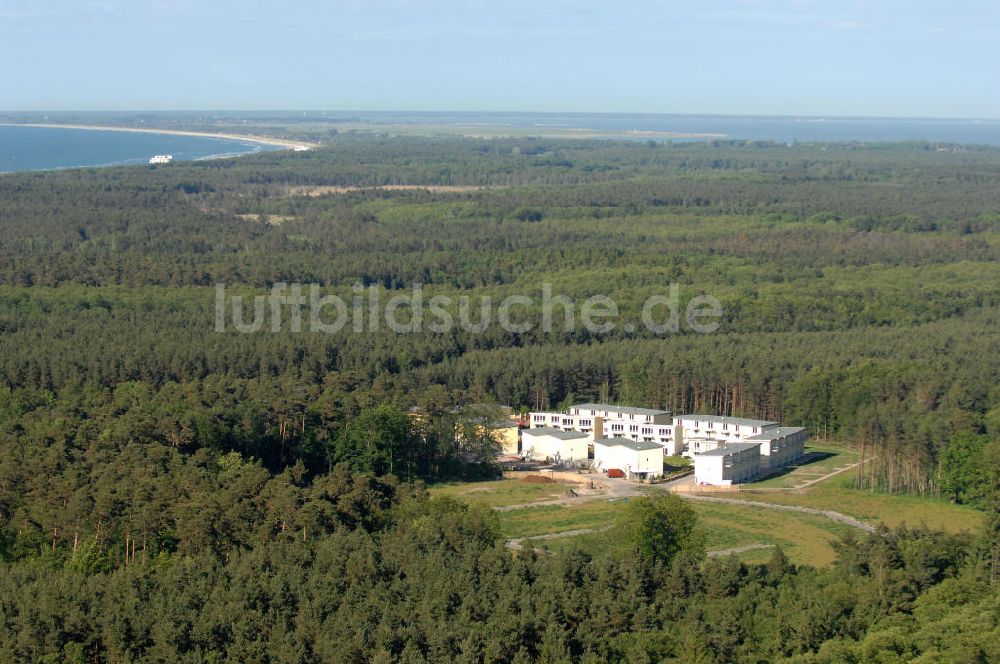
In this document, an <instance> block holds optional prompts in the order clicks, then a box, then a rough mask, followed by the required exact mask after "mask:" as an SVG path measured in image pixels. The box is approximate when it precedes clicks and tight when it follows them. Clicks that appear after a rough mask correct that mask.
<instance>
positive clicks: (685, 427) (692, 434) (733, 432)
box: [674, 415, 778, 458]
mask: <svg viewBox="0 0 1000 664" xmlns="http://www.w3.org/2000/svg"><path fill="white" fill-rule="evenodd" d="M777 426H778V423H777V422H768V421H766V420H751V419H748V418H745V417H726V416H723V415H678V416H677V417H675V418H674V428H675V434H676V436H675V437H677V438H679V439H680V441H679V442H680V445H679V446H680V447H681V449H684V454H686V455H687V456H690V457H692V458H693V457H694V455H696V454H701V453H702V452H708V451H709V450H714V449H715V448H716V447H719V446H721V445H724V444H725V443H740V442H743V441H745V440H746V439H747V438H750V437H751V436H757V435H760V434H762V433H764V432H766V431H770V430H772V429H775V428H777Z"/></svg>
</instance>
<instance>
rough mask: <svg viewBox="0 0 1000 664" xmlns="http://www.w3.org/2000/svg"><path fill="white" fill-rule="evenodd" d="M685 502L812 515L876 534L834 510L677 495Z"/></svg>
mask: <svg viewBox="0 0 1000 664" xmlns="http://www.w3.org/2000/svg"><path fill="white" fill-rule="evenodd" d="M677 495H678V496H680V497H681V498H683V499H684V500H703V501H709V502H717V503H729V504H730V505H750V506H753V507H760V508H763V509H768V510H782V511H785V512H799V513H801V514H811V515H813V516H821V517H824V518H826V519H830V520H831V521H836V522H837V523H843V524H845V525H848V526H851V527H852V528H857V529H858V530H863V531H865V532H866V533H873V532H875V526H873V525H871V524H870V523H865V522H864V521H861V520H860V519H855V518H854V517H853V516H847V515H846V514H841V513H840V512H834V511H833V510H819V509H816V508H814V507H799V506H798V505H778V504H776V503H764V502H761V501H759V500H738V499H736V498H716V497H715V496H700V495H698V494H691V493H679V494H677Z"/></svg>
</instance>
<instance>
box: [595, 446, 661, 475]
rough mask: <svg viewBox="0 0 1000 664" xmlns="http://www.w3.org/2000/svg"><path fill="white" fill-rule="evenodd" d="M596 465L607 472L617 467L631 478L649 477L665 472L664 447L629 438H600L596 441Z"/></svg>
mask: <svg viewBox="0 0 1000 664" xmlns="http://www.w3.org/2000/svg"><path fill="white" fill-rule="evenodd" d="M594 466H595V467H596V468H597V469H598V470H600V471H602V472H607V471H608V470H610V469H612V468H617V469H618V470H621V471H622V472H624V473H625V477H627V478H629V479H648V478H650V477H659V476H660V475H662V474H663V448H662V447H661V446H660V445H659V444H658V443H647V442H642V441H635V440H630V439H628V438H598V439H596V440H595V441H594Z"/></svg>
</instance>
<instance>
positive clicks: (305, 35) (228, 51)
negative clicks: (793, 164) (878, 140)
mask: <svg viewBox="0 0 1000 664" xmlns="http://www.w3.org/2000/svg"><path fill="white" fill-rule="evenodd" d="M0 109H5V110H36V109H52V110H58V109H130V110H131V109H151V110H152V109H248V110H249V109H315V110H320V109H331V110H336V109H373V110H374V109H377V110H524V111H639V112H663V113H733V114H812V115H895V116H947V117H990V118H1000V2H997V1H996V0H957V1H954V0H953V1H950V2H938V1H921V0H909V1H902V0H886V1H870V2H855V1H853V0H841V1H835V0H815V1H813V0H773V1H765V0H760V1H757V2H754V1H751V0H724V1H723V0H720V1H712V0H703V1H701V2H697V1H695V2H675V1H671V0H665V1H660V2H654V1H652V0H639V1H634V2H627V1H625V2H613V1H612V0H603V1H597V0H535V1H530V2H529V1H527V0H512V1H504V0H495V1H493V2H486V1H481V0H330V1H328V2H318V1H315V0H296V1H294V2H292V1H285V0H243V1H236V0H0Z"/></svg>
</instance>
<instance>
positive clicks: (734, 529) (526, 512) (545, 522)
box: [430, 447, 982, 566]
mask: <svg viewBox="0 0 1000 664" xmlns="http://www.w3.org/2000/svg"><path fill="white" fill-rule="evenodd" d="M810 449H811V451H814V452H822V453H824V454H829V456H825V457H820V456H819V455H817V457H816V459H817V460H816V461H814V462H813V463H811V464H808V465H807V466H803V467H802V468H810V471H809V472H810V473H816V474H818V476H822V475H826V474H828V473H830V472H832V471H833V470H835V469H836V468H838V467H842V466H843V465H845V464H847V463H854V459H855V458H856V455H855V454H854V453H853V452H850V451H847V450H843V449H838V448H815V447H814V448H810ZM796 473H798V469H797V470H796V471H793V472H792V473H789V474H787V475H784V476H781V477H778V478H773V479H772V480H769V484H765V483H757V484H754V485H752V486H753V487H759V486H761V485H762V484H764V485H765V486H769V487H771V488H770V490H767V491H754V490H753V488H749V489H746V490H744V491H742V492H740V493H736V494H727V496H726V497H727V498H737V499H743V500H758V501H764V502H771V503H775V504H781V505H799V506H803V507H814V508H818V509H828V510H834V511H837V512H842V513H844V514H848V515H850V516H854V517H857V518H860V519H862V520H865V521H868V522H871V523H880V522H881V523H885V524H887V525H889V526H898V525H901V524H904V523H905V524H907V525H911V526H916V525H919V524H921V523H922V524H926V525H927V526H928V527H930V528H935V529H941V530H947V531H950V532H960V531H965V530H974V529H976V528H978V527H979V526H980V524H981V522H982V515H981V514H980V513H979V512H977V511H975V510H972V509H969V508H966V507H962V506H958V505H953V504H950V503H947V502H945V501H941V500H936V499H931V498H920V497H914V496H902V495H889V494H881V493H871V492H862V491H857V490H855V489H852V488H850V487H849V486H848V483H849V481H850V480H849V477H841V476H835V477H832V478H830V479H828V480H825V481H823V482H821V483H819V484H816V485H813V486H811V487H809V488H808V489H807V490H804V491H775V490H773V487H774V486H776V485H777V486H781V485H780V484H778V481H779V480H782V479H785V478H792V477H802V475H796ZM566 487H567V485H565V484H531V483H528V482H524V481H522V480H496V481H489V482H472V483H464V484H463V483H456V484H446V485H438V486H434V487H431V489H430V491H431V493H433V494H435V495H449V496H453V497H455V498H457V499H459V500H463V501H466V502H470V503H472V502H476V503H483V504H486V505H489V506H491V507H499V506H510V505H522V504H529V503H533V502H542V501H548V500H553V499H561V498H564V497H565V489H566ZM576 501H578V502H576ZM627 501H628V499H608V498H592V499H587V498H578V499H575V501H574V502H573V503H571V504H569V505H540V506H537V507H526V508H523V509H516V510H510V511H504V512H500V513H499V517H500V524H501V532H502V534H503V536H504V537H505V538H508V539H510V538H528V539H525V541H524V542H523V545H524V546H528V547H535V548H540V549H545V550H548V551H552V552H554V553H559V552H564V551H569V550H571V549H579V550H583V551H587V552H589V553H591V554H595V555H596V554H601V553H605V552H608V551H613V550H615V549H617V548H618V547H620V546H621V542H620V541H619V539H618V538H617V536H616V534H615V532H614V531H613V530H600V531H599V532H592V533H585V534H581V535H576V536H572V537H565V538H558V539H547V540H532V539H530V538H532V537H538V536H540V535H547V534H552V533H560V532H566V531H571V530H579V529H587V528H589V529H594V530H599V529H606V528H607V527H608V526H611V525H614V524H615V523H616V522H617V517H618V515H619V514H620V512H621V510H623V509H624V508H625V505H626V504H627ZM691 506H692V507H693V508H694V509H695V511H696V512H697V513H698V516H699V519H700V523H701V526H702V528H703V531H704V534H705V544H706V548H707V549H708V550H718V549H731V548H735V547H740V546H745V545H748V544H773V545H780V546H781V547H782V548H783V549H784V550H785V552H786V553H787V554H788V556H789V558H790V559H791V560H792V561H794V562H796V563H798V564H810V565H815V566H822V565H826V564H829V563H830V562H832V561H833V560H834V559H835V557H836V553H835V551H834V549H833V546H832V542H833V541H835V540H836V539H838V538H839V537H840V536H841V535H842V534H843V533H844V532H845V531H846V530H847V529H848V528H849V527H848V526H846V525H843V524H839V523H835V522H833V521H830V520H828V519H825V518H822V517H817V516H811V515H807V514H796V513H790V512H782V511H777V510H767V509H764V508H759V507H752V506H745V507H744V506H742V505H733V504H728V503H710V502H696V503H692V504H691ZM737 555H738V557H739V558H740V559H741V560H744V561H747V562H752V561H760V560H766V559H767V557H768V556H769V555H770V554H769V551H768V550H757V551H748V552H744V553H740V554H737Z"/></svg>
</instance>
